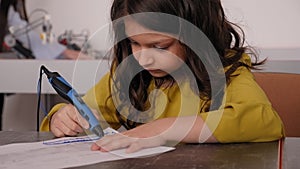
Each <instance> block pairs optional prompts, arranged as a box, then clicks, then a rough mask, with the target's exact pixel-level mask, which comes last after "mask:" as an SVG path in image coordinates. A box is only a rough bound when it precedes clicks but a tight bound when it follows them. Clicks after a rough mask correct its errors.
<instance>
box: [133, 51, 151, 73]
mask: <svg viewBox="0 0 300 169" xmlns="http://www.w3.org/2000/svg"><path fill="white" fill-rule="evenodd" d="M136 59H137V61H138V62H139V64H140V65H141V66H142V67H144V68H145V67H149V66H151V65H152V64H153V63H154V58H153V56H152V54H151V52H150V49H142V50H140V51H139V52H138V53H137V57H136Z"/></svg>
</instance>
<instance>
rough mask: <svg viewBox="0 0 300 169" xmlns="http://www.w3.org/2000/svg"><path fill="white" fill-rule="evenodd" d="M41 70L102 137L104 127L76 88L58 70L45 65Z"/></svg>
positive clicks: (92, 129)
mask: <svg viewBox="0 0 300 169" xmlns="http://www.w3.org/2000/svg"><path fill="white" fill-rule="evenodd" d="M41 70H43V71H44V73H45V74H46V75H47V78H48V80H49V82H50V84H51V85H52V87H53V88H54V90H55V91H56V92H57V94H58V95H60V96H61V97H63V98H64V99H66V100H68V101H69V102H70V103H71V104H73V105H74V106H75V107H76V109H77V110H78V112H79V113H80V115H81V116H82V117H83V118H85V119H86V120H87V121H88V122H89V125H90V126H89V130H90V131H91V132H93V133H94V134H96V135H97V136H98V137H100V138H101V137H102V136H104V132H103V129H102V128H101V126H100V124H99V122H98V120H97V118H96V117H95V115H94V114H93V112H92V111H91V109H90V108H89V107H88V106H87V105H86V104H85V103H84V101H83V100H82V99H81V97H80V96H79V95H78V93H77V92H76V91H75V89H73V88H72V86H71V85H70V84H69V83H68V82H67V81H66V80H65V79H64V78H63V77H62V76H61V75H60V74H58V73H57V72H50V71H49V70H48V69H47V68H46V67H45V66H44V65H42V66H41Z"/></svg>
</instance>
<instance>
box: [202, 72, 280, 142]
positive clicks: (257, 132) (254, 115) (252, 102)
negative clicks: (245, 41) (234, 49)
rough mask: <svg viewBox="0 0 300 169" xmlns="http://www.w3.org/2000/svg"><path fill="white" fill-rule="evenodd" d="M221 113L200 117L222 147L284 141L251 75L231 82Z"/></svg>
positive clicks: (276, 121)
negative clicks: (230, 144)
mask: <svg viewBox="0 0 300 169" xmlns="http://www.w3.org/2000/svg"><path fill="white" fill-rule="evenodd" d="M225 98H226V100H224V103H223V107H222V108H221V109H220V110H217V111H212V112H208V113H201V116H202V117H203V119H205V123H206V124H207V126H208V127H209V128H210V130H211V131H212V132H213V135H214V136H215V137H216V139H217V140H218V141H219V142H221V143H229V142H264V141H273V140H278V139H280V138H282V137H284V127H283V123H282V121H281V119H280V117H279V115H278V114H277V112H276V111H275V110H274V109H273V107H272V104H271V103H270V101H269V100H268V98H267V96H266V95H265V93H264V91H263V90H262V89H261V88H260V87H259V86H258V84H257V83H256V82H255V80H254V78H253V75H252V73H251V72H250V71H249V70H247V69H246V68H243V70H242V71H241V75H240V76H236V77H233V78H232V81H231V83H230V84H229V86H228V87H227V90H226V97H225Z"/></svg>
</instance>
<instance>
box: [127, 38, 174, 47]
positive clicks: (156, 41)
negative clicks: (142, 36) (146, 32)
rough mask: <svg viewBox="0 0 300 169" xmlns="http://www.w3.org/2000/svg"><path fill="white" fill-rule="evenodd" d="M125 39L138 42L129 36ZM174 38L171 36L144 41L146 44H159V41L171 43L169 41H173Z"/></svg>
mask: <svg viewBox="0 0 300 169" xmlns="http://www.w3.org/2000/svg"><path fill="white" fill-rule="evenodd" d="M127 39H128V40H129V41H130V42H137V43H139V42H138V41H136V40H134V39H133V38H131V37H127ZM175 40H176V39H173V38H167V39H159V40H154V41H149V42H147V43H145V44H146V45H152V44H161V43H169V42H170V43H171V42H174V41H175Z"/></svg>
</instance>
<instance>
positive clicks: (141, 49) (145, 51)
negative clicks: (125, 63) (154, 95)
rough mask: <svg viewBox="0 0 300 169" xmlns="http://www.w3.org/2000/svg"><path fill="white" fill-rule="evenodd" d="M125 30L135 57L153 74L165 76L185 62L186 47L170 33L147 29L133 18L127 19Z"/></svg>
mask: <svg viewBox="0 0 300 169" xmlns="http://www.w3.org/2000/svg"><path fill="white" fill-rule="evenodd" d="M125 32H126V35H127V37H128V39H129V40H130V42H131V44H130V45H131V48H132V53H133V55H134V58H135V59H136V60H137V61H138V63H139V64H140V65H141V66H142V67H143V68H144V69H145V70H147V71H149V73H150V74H151V75H152V76H154V77H164V76H166V75H167V74H168V73H171V72H174V71H175V70H177V69H178V68H179V67H180V66H182V64H183V63H184V61H185V58H186V56H185V53H184V48H183V46H182V45H181V44H180V43H179V41H178V40H177V39H175V38H173V37H171V36H170V35H168V34H166V33H161V32H157V31H153V30H150V29H147V28H145V27H143V26H141V25H140V24H138V23H137V22H135V21H134V20H133V19H126V20H125Z"/></svg>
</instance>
